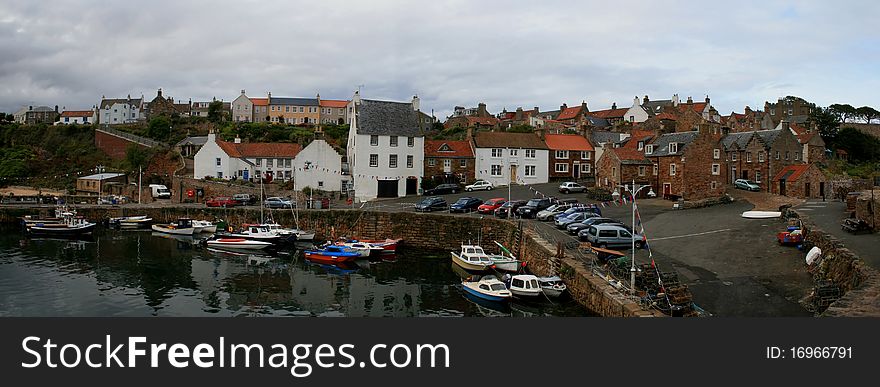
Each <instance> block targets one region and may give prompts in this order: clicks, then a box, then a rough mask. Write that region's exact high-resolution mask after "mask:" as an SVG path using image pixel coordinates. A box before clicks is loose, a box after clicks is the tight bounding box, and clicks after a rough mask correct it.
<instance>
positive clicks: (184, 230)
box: [150, 224, 195, 236]
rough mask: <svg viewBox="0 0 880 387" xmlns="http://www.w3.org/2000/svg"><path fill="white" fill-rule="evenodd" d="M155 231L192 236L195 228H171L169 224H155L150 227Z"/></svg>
mask: <svg viewBox="0 0 880 387" xmlns="http://www.w3.org/2000/svg"><path fill="white" fill-rule="evenodd" d="M150 228H151V229H152V230H153V231H155V232H161V233H165V234H171V235H189V236H192V235H193V234H194V233H195V228H191V227H188V228H170V227H168V226H164V225H161V224H154V225H152V226H151V227H150Z"/></svg>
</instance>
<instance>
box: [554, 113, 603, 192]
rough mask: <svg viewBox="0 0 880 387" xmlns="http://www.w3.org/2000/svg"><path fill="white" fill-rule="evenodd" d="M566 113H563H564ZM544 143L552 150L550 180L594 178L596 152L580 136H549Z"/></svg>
mask: <svg viewBox="0 0 880 387" xmlns="http://www.w3.org/2000/svg"><path fill="white" fill-rule="evenodd" d="M564 112H565V111H563V113H564ZM544 142H545V143H546V144H547V148H548V149H549V150H550V153H549V156H550V162H549V163H548V166H547V167H548V173H549V178H550V180H575V181H577V180H582V179H586V178H589V177H593V173H594V170H595V165H594V161H595V150H594V149H593V145H592V144H590V141H589V140H587V138H586V137H584V136H582V135H579V134H547V135H545V136H544Z"/></svg>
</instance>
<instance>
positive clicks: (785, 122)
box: [779, 120, 791, 130]
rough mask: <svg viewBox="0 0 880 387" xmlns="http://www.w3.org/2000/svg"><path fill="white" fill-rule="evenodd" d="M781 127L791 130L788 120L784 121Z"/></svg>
mask: <svg viewBox="0 0 880 387" xmlns="http://www.w3.org/2000/svg"><path fill="white" fill-rule="evenodd" d="M779 125H782V129H787V130H791V123H790V122H788V120H782V122H780V123H779Z"/></svg>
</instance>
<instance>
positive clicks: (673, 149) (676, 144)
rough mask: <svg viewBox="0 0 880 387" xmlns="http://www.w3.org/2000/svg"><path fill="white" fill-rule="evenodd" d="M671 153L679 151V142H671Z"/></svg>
mask: <svg viewBox="0 0 880 387" xmlns="http://www.w3.org/2000/svg"><path fill="white" fill-rule="evenodd" d="M669 153H678V143H675V142H670V143H669Z"/></svg>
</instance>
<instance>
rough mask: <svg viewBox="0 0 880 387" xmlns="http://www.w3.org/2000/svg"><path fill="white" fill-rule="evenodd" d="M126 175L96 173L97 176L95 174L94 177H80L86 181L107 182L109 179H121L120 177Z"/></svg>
mask: <svg viewBox="0 0 880 387" xmlns="http://www.w3.org/2000/svg"><path fill="white" fill-rule="evenodd" d="M124 175H125V174H124V173H111V172H105V173H96V174H94V175H88V176H83V177H80V179H85V180H107V179H112V178H115V177H119V176H124Z"/></svg>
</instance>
